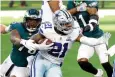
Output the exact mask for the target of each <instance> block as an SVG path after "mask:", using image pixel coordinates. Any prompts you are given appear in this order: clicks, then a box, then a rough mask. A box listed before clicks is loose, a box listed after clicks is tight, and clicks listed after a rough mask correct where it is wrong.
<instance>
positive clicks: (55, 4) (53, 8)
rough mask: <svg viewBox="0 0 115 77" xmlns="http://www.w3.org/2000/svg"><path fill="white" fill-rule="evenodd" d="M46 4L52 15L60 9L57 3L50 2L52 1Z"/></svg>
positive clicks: (53, 0)
mask: <svg viewBox="0 0 115 77" xmlns="http://www.w3.org/2000/svg"><path fill="white" fill-rule="evenodd" d="M48 3H49V6H50V8H51V10H52V12H53V13H54V12H55V11H57V10H59V9H60V7H59V1H55V0H52V1H48Z"/></svg>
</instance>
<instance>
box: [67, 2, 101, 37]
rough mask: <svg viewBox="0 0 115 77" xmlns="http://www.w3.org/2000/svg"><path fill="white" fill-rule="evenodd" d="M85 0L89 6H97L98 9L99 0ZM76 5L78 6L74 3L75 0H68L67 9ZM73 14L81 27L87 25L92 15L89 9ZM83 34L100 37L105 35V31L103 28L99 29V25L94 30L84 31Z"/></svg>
mask: <svg viewBox="0 0 115 77" xmlns="http://www.w3.org/2000/svg"><path fill="white" fill-rule="evenodd" d="M81 1H82V0H81ZM83 2H85V3H86V4H87V6H88V7H95V8H97V9H98V2H97V0H89V1H87V0H84V1H83ZM74 7H76V6H75V3H74V0H73V1H72V0H70V1H68V5H67V9H68V10H69V9H72V8H74ZM73 16H75V17H76V18H77V21H78V23H79V25H80V27H81V28H83V27H84V26H86V24H88V23H89V20H90V15H89V13H88V12H87V11H83V12H77V13H76V14H74V15H73ZM83 35H85V36H87V37H94V38H98V37H100V36H102V35H103V31H102V30H101V29H99V26H97V27H96V29H95V30H93V31H90V32H83Z"/></svg>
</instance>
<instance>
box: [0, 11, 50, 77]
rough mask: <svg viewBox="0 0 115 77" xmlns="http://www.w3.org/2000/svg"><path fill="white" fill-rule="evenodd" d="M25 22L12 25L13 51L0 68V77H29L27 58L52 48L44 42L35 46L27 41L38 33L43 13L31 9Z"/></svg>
mask: <svg viewBox="0 0 115 77" xmlns="http://www.w3.org/2000/svg"><path fill="white" fill-rule="evenodd" d="M23 20H24V21H23V22H15V23H11V24H10V28H9V29H10V30H11V36H10V39H11V42H12V44H13V49H12V52H11V54H10V55H9V56H8V58H7V59H6V60H5V61H4V62H3V64H2V65H1V67H0V77H2V76H4V75H5V76H10V77H29V68H27V65H28V61H27V57H28V56H30V55H35V54H36V50H47V49H50V48H51V47H50V46H51V44H49V45H46V44H45V43H44V42H43V43H41V44H34V43H33V42H32V41H27V40H28V39H29V38H30V37H31V36H32V35H33V34H35V33H37V32H38V28H39V26H40V24H41V20H42V19H41V13H40V12H39V11H37V10H36V9H29V10H27V11H26V13H25V16H24V18H23ZM9 74H10V75H9Z"/></svg>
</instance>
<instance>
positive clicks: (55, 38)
mask: <svg viewBox="0 0 115 77" xmlns="http://www.w3.org/2000/svg"><path fill="white" fill-rule="evenodd" d="M75 22H76V21H75ZM74 25H75V26H74V29H73V31H72V33H70V34H68V35H61V34H58V33H56V31H55V30H54V25H53V24H51V23H50V22H47V23H43V24H42V25H41V26H40V28H39V33H40V34H42V35H43V36H45V37H46V38H48V39H50V40H51V41H52V42H54V48H53V49H52V50H50V51H39V53H40V54H41V55H42V56H43V57H44V58H46V59H48V60H49V61H51V62H52V63H56V64H61V63H62V62H63V60H64V56H65V55H66V53H67V51H68V50H69V49H70V48H71V46H72V44H73V42H74V41H75V40H76V38H77V37H78V36H79V34H80V27H79V25H78V24H77V23H74Z"/></svg>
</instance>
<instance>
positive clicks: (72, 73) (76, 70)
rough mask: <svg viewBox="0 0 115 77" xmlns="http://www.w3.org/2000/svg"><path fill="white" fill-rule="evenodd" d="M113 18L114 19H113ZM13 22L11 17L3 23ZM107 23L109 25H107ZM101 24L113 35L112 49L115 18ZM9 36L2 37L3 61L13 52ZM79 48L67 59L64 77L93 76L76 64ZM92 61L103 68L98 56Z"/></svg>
mask: <svg viewBox="0 0 115 77" xmlns="http://www.w3.org/2000/svg"><path fill="white" fill-rule="evenodd" d="M111 17H113V19H111ZM12 21H14V19H12V18H11V17H2V23H4V24H6V25H8V24H9V23H10V22H12ZM15 21H22V19H21V18H19V19H15ZM107 22H108V23H109V24H107ZM110 22H111V23H110ZM100 23H101V26H100V27H101V28H102V29H104V31H109V32H110V33H111V34H112V37H111V39H110V41H109V43H110V44H109V47H110V46H112V45H113V44H115V40H114V39H115V16H107V17H104V18H102V19H100ZM109 26H110V27H109ZM111 26H112V27H111ZM106 27H107V28H106ZM112 29H113V30H112ZM9 34H10V33H8V34H5V35H1V53H2V57H1V58H2V61H3V60H4V59H5V58H6V57H7V56H8V54H9V53H10V52H11V50H12V49H11V48H12V45H11V42H10V40H9V37H10V35H9ZM78 46H79V43H75V44H74V45H73V47H72V48H71V50H70V52H69V53H68V54H67V56H66V57H65V62H64V64H63V66H62V71H63V76H64V77H92V75H91V74H89V73H86V72H84V71H82V70H81V69H80V67H79V66H78V64H77V62H76V56H77V49H78ZM84 52H85V51H84ZM113 58H114V57H113ZM113 58H110V62H111V64H112V63H113ZM90 61H91V63H93V64H94V66H96V67H97V68H102V67H101V65H100V63H99V60H98V56H97V55H96V54H95V55H94V56H93V57H92V58H91V59H90ZM104 77H107V76H106V74H105V73H104Z"/></svg>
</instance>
